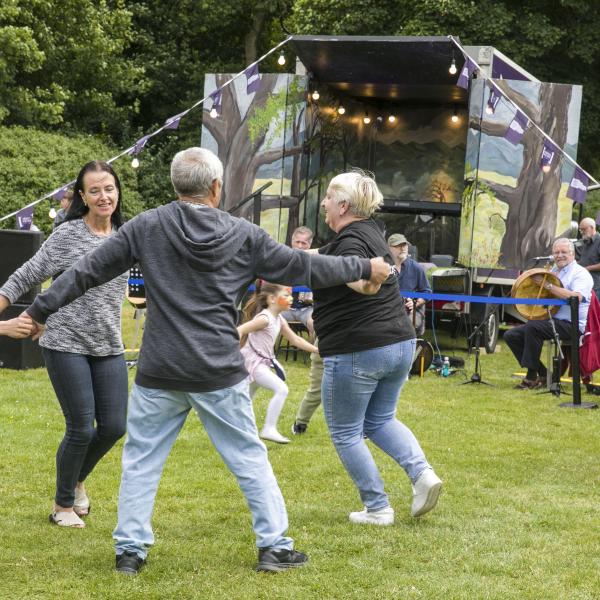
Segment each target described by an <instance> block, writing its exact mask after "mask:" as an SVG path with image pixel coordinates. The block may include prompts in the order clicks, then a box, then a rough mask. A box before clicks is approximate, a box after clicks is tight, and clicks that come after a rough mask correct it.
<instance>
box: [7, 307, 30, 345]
mask: <svg viewBox="0 0 600 600" xmlns="http://www.w3.org/2000/svg"><path fill="white" fill-rule="evenodd" d="M35 329H36V327H35V325H34V321H33V320H32V319H31V317H30V316H29V315H27V314H26V313H21V314H20V315H19V316H18V317H15V318H14V319H9V320H7V321H3V322H2V331H3V332H4V335H7V336H8V337H11V338H14V339H17V340H19V339H23V338H26V337H29V336H30V335H32V334H33V333H34V331H35Z"/></svg>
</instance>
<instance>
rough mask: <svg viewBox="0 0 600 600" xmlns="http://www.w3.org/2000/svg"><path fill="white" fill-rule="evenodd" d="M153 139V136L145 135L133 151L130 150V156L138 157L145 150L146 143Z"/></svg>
mask: <svg viewBox="0 0 600 600" xmlns="http://www.w3.org/2000/svg"><path fill="white" fill-rule="evenodd" d="M151 137H152V135H151V134H150V135H145V136H144V137H141V138H140V139H139V140H138V141H137V142H136V143H135V144H134V146H133V148H132V149H131V150H129V154H131V155H133V156H136V155H138V154H139V153H140V152H141V151H142V150H143V149H144V146H145V145H146V142H147V141H148V140H149V139H150V138H151Z"/></svg>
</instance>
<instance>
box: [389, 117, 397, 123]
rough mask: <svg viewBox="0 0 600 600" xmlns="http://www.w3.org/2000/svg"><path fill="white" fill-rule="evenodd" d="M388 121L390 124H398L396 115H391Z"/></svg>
mask: <svg viewBox="0 0 600 600" xmlns="http://www.w3.org/2000/svg"><path fill="white" fill-rule="evenodd" d="M388 121H389V122H390V123H395V122H396V115H390V116H389V117H388Z"/></svg>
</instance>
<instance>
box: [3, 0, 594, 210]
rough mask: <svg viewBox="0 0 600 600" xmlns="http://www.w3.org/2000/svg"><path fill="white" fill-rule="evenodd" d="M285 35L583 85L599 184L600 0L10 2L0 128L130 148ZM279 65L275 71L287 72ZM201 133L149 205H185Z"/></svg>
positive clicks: (146, 182) (156, 143) (191, 135)
mask: <svg viewBox="0 0 600 600" xmlns="http://www.w3.org/2000/svg"><path fill="white" fill-rule="evenodd" d="M282 23H283V24H284V26H285V27H286V28H287V29H288V30H289V31H291V32H292V33H297V34H339V35H341V34H346V35H448V34H453V35H456V36H458V37H459V38H460V40H461V42H462V43H464V44H473V45H493V46H496V47H497V48H498V49H499V50H501V51H502V52H504V53H505V54H506V55H507V56H509V57H510V58H512V59H513V60H515V61H516V62H517V63H519V64H521V65H522V66H523V67H525V68H526V69H528V70H529V71H530V72H531V73H533V74H534V75H536V76H537V77H539V78H540V79H542V80H545V81H557V82H564V83H577V84H583V86H584V94H583V111H582V120H581V134H580V147H579V160H580V162H581V164H582V165H583V166H584V167H585V168H586V169H587V170H588V171H590V172H591V173H592V174H594V175H595V176H596V177H598V176H599V172H600V93H599V92H600V83H598V81H597V73H598V72H599V71H600V38H599V37H598V36H597V30H598V25H599V24H600V13H598V11H597V3H596V2H594V1H593V0H558V1H556V2H547V1H545V0H524V1H522V0H521V1H517V0H481V1H479V2H473V1H472V0H338V1H337V2H331V1H330V0H271V1H269V0H240V1H238V2H222V1H219V0H201V1H195V0H173V1H171V2H163V1H161V0H127V1H126V0H101V1H94V0H56V1H52V2H51V1H49V0H5V2H3V3H2V4H1V6H0V46H1V47H2V57H1V60H0V123H2V124H3V125H6V126H14V125H22V126H27V127H35V128H38V129H42V130H46V131H53V132H56V133H60V134H66V135H69V136H70V135H71V134H73V133H75V132H80V133H83V134H86V135H98V136H101V137H102V139H103V140H105V141H106V142H108V143H110V144H112V145H113V146H114V147H118V148H125V147H127V146H128V145H130V144H131V143H132V142H133V141H134V140H135V139H137V138H138V137H140V136H141V135H142V134H143V133H146V132H149V131H152V130H154V129H155V128H156V127H158V126H160V125H161V124H162V123H163V122H164V120H165V119H166V118H167V117H169V116H172V115H174V114H177V113H178V112H181V111H182V110H183V109H185V108H187V107H189V106H190V105H191V104H193V103H194V102H195V101H196V100H198V99H199V98H201V97H202V95H203V88H204V84H203V82H204V74H205V73H206V72H237V71H238V70H240V69H241V68H243V67H244V66H245V65H246V64H248V63H249V62H251V61H252V60H254V59H255V58H256V57H257V56H260V55H261V54H262V53H263V52H264V51H265V50H267V49H268V48H270V47H272V46H273V45H274V44H275V43H277V42H279V41H281V39H283V37H284V36H285V33H284V31H283V29H282V27H281V24H282ZM288 57H289V58H292V57H291V52H289V51H288ZM275 59H276V57H275V56H273V57H270V58H269V59H268V60H267V61H266V62H265V63H264V64H263V65H262V66H261V68H262V70H263V71H274V70H277V66H276V63H275ZM288 65H289V63H288ZM199 112H200V111H197V113H199ZM199 126H200V115H199V114H196V113H192V115H190V116H189V117H187V118H186V119H184V120H183V121H182V124H181V127H180V129H179V131H177V132H176V134H175V135H171V136H168V139H167V136H165V135H163V136H159V138H155V139H153V140H152V141H151V142H150V143H149V144H148V147H147V149H145V151H144V154H143V156H142V158H143V160H142V168H141V169H140V171H139V173H138V176H137V177H138V179H139V184H140V190H141V191H142V192H143V198H144V202H145V204H146V205H147V206H153V205H155V204H156V203H159V202H162V201H163V200H162V199H164V198H165V197H167V196H169V195H170V194H171V191H170V186H169V182H168V179H167V178H166V175H167V173H168V162H169V159H170V157H171V156H172V152H173V151H174V150H176V149H179V148H181V147H184V146H186V145H188V144H190V143H196V142H197V141H198V139H199V135H200V133H199ZM174 138H177V139H174ZM69 139H70V138H67V140H65V143H67V144H68V143H69V141H68V140H69ZM33 146H35V145H33ZM23 158H24V160H25V161H30V160H35V157H32V156H31V155H30V154H29V153H27V152H26V153H25V154H24V155H23ZM0 161H1V162H0V166H1V167H2V168H1V169H0V170H2V171H5V170H6V165H5V163H4V158H3V155H2V154H0ZM59 179H61V181H62V179H63V178H60V177H59ZM52 181H54V179H53V180H52ZM48 187H49V186H48V185H46V186H44V188H43V190H44V191H48ZM38 189H39V188H37V187H35V188H31V190H29V189H26V190H25V193H26V194H27V196H28V197H29V196H30V195H34V192H36V191H37V190H38ZM7 193H9V194H10V195H12V194H14V192H13V191H12V190H7ZM599 203H600V202H599V201H595V202H593V203H591V204H589V205H588V206H586V212H588V213H589V214H593V212H592V211H595V210H596V209H597V208H598V207H597V206H596V205H597V204H599Z"/></svg>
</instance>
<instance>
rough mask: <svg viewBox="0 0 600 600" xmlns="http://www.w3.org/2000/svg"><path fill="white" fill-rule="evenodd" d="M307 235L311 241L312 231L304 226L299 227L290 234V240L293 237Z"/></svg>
mask: <svg viewBox="0 0 600 600" xmlns="http://www.w3.org/2000/svg"><path fill="white" fill-rule="evenodd" d="M297 234H299V235H307V236H308V237H309V238H310V239H311V240H312V239H313V236H314V234H313V232H312V229H310V228H309V227H306V226H305V225H300V227H296V229H294V231H293V232H292V238H293V237H294V236H295V235H297Z"/></svg>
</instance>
